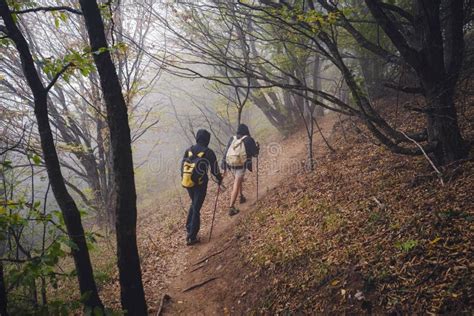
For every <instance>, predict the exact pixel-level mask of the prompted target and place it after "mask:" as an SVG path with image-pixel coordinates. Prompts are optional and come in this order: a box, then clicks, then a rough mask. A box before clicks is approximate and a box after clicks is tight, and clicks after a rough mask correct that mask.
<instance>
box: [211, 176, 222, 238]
mask: <svg viewBox="0 0 474 316" xmlns="http://www.w3.org/2000/svg"><path fill="white" fill-rule="evenodd" d="M220 191H221V186H220V185H218V186H217V194H216V202H215V203H214V213H213V214H212V222H211V231H210V232H209V241H211V236H212V228H213V227H214V219H215V218H216V210H217V201H218V200H219V192H220Z"/></svg>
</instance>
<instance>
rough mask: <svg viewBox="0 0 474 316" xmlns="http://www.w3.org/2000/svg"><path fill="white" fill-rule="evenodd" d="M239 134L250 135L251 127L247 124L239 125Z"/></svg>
mask: <svg viewBox="0 0 474 316" xmlns="http://www.w3.org/2000/svg"><path fill="white" fill-rule="evenodd" d="M237 135H240V136H250V131H249V127H248V126H247V125H245V124H240V125H239V127H237Z"/></svg>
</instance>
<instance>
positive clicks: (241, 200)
mask: <svg viewBox="0 0 474 316" xmlns="http://www.w3.org/2000/svg"><path fill="white" fill-rule="evenodd" d="M239 202H240V204H244V203H245V202H247V199H246V198H245V196H243V195H241V196H240V200H239Z"/></svg>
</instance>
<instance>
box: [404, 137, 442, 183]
mask: <svg viewBox="0 0 474 316" xmlns="http://www.w3.org/2000/svg"><path fill="white" fill-rule="evenodd" d="M401 133H402V134H403V136H405V137H406V138H407V139H408V140H409V141H411V142H413V143H414V144H415V145H416V146H418V148H420V150H421V152H422V153H423V155H424V156H425V158H426V159H427V160H428V162H429V163H430V165H431V167H433V169H434V171H435V172H436V174H437V175H438V178H439V181H440V182H441V185H442V186H444V180H443V174H442V173H441V171H439V169H438V168H437V167H436V165H435V164H434V162H433V160H431V159H430V157H429V156H428V154H427V153H426V151H425V150H424V149H423V146H421V145H420V144H419V143H418V142H417V141H416V140H414V139H413V138H411V137H410V136H408V135H407V134H405V133H404V132H401Z"/></svg>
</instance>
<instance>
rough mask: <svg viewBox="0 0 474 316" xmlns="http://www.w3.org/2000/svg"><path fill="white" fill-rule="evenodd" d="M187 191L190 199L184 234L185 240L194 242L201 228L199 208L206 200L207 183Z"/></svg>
mask: <svg viewBox="0 0 474 316" xmlns="http://www.w3.org/2000/svg"><path fill="white" fill-rule="evenodd" d="M187 190H188V194H189V197H190V198H191V206H190V207H189V211H188V219H187V221H186V232H187V239H190V240H194V239H196V237H197V234H198V232H199V228H200V227H201V208H202V204H203V203H204V200H205V199H206V193H207V182H204V183H203V184H202V185H198V186H195V187H194V188H190V189H187Z"/></svg>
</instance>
